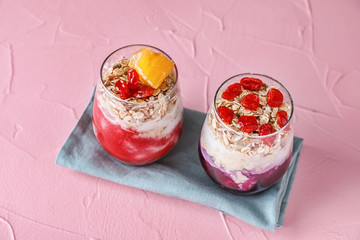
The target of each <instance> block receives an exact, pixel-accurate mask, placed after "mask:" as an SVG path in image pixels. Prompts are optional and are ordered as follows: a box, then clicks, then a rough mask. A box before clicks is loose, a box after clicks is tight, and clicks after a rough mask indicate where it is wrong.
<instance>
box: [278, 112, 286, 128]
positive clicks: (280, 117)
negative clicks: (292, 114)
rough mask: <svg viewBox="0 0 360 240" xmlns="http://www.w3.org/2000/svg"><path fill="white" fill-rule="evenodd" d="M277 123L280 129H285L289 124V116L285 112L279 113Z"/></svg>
mask: <svg viewBox="0 0 360 240" xmlns="http://www.w3.org/2000/svg"><path fill="white" fill-rule="evenodd" d="M276 122H277V124H278V125H279V127H281V128H282V127H283V126H285V125H286V123H287V122H288V116H287V113H286V112H285V111H279V112H277V113H276Z"/></svg>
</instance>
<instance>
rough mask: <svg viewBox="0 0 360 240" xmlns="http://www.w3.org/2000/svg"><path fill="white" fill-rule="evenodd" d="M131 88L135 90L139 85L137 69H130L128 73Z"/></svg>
mask: <svg viewBox="0 0 360 240" xmlns="http://www.w3.org/2000/svg"><path fill="white" fill-rule="evenodd" d="M127 77H128V83H129V88H130V89H132V90H135V89H137V88H138V87H139V75H138V73H137V72H136V70H135V69H130V70H129V71H128V73H127Z"/></svg>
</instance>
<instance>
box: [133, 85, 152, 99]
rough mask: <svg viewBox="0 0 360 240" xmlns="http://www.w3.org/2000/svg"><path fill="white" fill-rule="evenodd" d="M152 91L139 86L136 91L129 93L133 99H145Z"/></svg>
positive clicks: (150, 88) (146, 87) (147, 87)
mask: <svg viewBox="0 0 360 240" xmlns="http://www.w3.org/2000/svg"><path fill="white" fill-rule="evenodd" d="M153 93H154V89H153V88H152V87H149V86H145V85H139V86H138V88H137V89H135V90H132V91H131V95H132V96H133V97H135V98H145V97H148V96H151V95H153Z"/></svg>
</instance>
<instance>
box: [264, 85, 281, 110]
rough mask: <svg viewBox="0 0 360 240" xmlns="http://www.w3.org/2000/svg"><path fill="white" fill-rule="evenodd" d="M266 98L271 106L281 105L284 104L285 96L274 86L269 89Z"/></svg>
mask: <svg viewBox="0 0 360 240" xmlns="http://www.w3.org/2000/svg"><path fill="white" fill-rule="evenodd" d="M266 100H267V104H268V105H269V106H270V107H279V106H280V105H281V104H282V102H283V100H284V97H283V95H282V93H281V92H280V91H279V90H277V89H276V88H272V89H270V90H269V91H268V93H267V98H266Z"/></svg>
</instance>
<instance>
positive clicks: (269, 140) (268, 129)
mask: <svg viewBox="0 0 360 240" xmlns="http://www.w3.org/2000/svg"><path fill="white" fill-rule="evenodd" d="M274 132H275V129H274V128H273V126H272V125H271V124H270V123H265V124H263V125H261V126H260V129H259V136H265V135H269V134H271V133H274ZM262 140H263V142H264V143H265V144H267V145H269V146H270V145H272V144H273V143H274V141H275V136H271V137H266V138H263V139H262Z"/></svg>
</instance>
